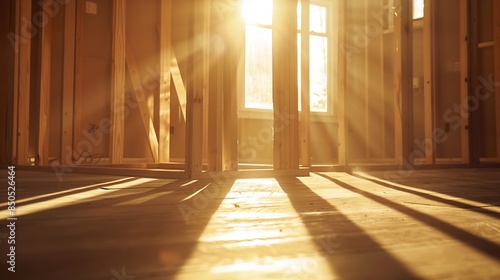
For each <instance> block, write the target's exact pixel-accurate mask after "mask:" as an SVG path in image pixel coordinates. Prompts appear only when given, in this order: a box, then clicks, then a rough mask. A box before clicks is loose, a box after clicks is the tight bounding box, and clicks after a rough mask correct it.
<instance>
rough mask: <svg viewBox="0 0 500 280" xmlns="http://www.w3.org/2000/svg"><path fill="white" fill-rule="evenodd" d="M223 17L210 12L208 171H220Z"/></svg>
mask: <svg viewBox="0 0 500 280" xmlns="http://www.w3.org/2000/svg"><path fill="white" fill-rule="evenodd" d="M224 25H225V22H224V17H221V16H220V15H219V14H218V13H216V12H215V11H213V10H212V12H211V17H210V27H211V30H210V32H211V34H212V35H213V36H212V37H211V38H210V51H211V53H210V64H209V65H210V71H209V76H210V84H209V93H210V94H209V96H208V111H209V112H208V135H207V137H208V138H207V143H208V155H207V157H208V161H207V169H208V170H209V171H222V170H223V168H222V147H223V142H222V139H223V127H222V124H223V123H224V122H223V112H222V111H223V110H222V109H223V92H224V83H223V77H224V47H223V43H222V42H221V41H222V39H221V38H224Z"/></svg>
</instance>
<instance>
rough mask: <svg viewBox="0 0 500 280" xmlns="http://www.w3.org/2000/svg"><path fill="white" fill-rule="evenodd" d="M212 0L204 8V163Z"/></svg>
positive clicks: (206, 141) (207, 129) (204, 160)
mask: <svg viewBox="0 0 500 280" xmlns="http://www.w3.org/2000/svg"><path fill="white" fill-rule="evenodd" d="M210 7H211V1H207V2H206V3H205V7H204V9H203V12H204V14H203V17H204V18H205V24H204V25H203V37H204V38H203V40H204V43H205V47H204V48H203V78H202V79H203V149H202V150H203V152H202V154H203V156H202V161H203V163H204V164H206V163H207V162H208V131H209V128H208V124H209V118H208V115H209V96H210V94H209V93H210V52H209V51H210V36H211V34H210V30H211V28H210V20H211V17H210V15H211V8H210Z"/></svg>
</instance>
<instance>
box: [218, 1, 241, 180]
mask: <svg viewBox="0 0 500 280" xmlns="http://www.w3.org/2000/svg"><path fill="white" fill-rule="evenodd" d="M223 28H224V30H223V38H224V43H225V48H226V51H225V53H224V58H223V96H222V106H223V108H222V111H223V120H222V169H223V170H233V171H234V170H238V143H237V139H238V112H237V108H238V103H237V92H238V84H237V81H238V74H237V73H238V62H239V59H240V58H241V55H242V53H243V50H244V48H245V45H244V43H243V42H244V38H243V34H244V23H243V21H242V20H241V18H240V16H239V15H238V14H237V10H234V11H232V12H229V13H227V15H226V18H225V23H224V27H223Z"/></svg>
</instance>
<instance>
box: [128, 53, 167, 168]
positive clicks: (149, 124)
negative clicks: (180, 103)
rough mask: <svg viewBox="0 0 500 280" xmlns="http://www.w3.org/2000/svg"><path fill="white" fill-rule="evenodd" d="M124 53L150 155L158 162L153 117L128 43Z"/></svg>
mask: <svg viewBox="0 0 500 280" xmlns="http://www.w3.org/2000/svg"><path fill="white" fill-rule="evenodd" d="M125 53H126V62H127V68H128V72H129V73H130V80H131V81H132V86H133V88H134V91H133V92H134V95H135V99H136V100H137V104H138V105H139V113H140V115H141V119H142V124H143V126H144V129H145V132H146V135H147V138H148V143H149V149H150V150H151V155H152V157H153V161H154V162H158V155H159V150H158V149H159V147H158V146H159V145H158V138H157V137H156V131H155V127H154V123H153V119H152V118H151V113H150V112H149V107H148V104H147V99H146V93H145V92H144V89H143V88H142V82H141V77H140V75H139V70H138V67H137V63H136V61H135V56H134V53H133V50H132V47H131V45H130V44H126V45H125Z"/></svg>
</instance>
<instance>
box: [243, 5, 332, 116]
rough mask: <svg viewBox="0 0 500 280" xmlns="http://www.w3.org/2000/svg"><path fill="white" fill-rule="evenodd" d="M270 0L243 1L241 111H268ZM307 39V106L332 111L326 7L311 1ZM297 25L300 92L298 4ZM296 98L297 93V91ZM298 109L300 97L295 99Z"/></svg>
mask: <svg viewBox="0 0 500 280" xmlns="http://www.w3.org/2000/svg"><path fill="white" fill-rule="evenodd" d="M272 2H273V1H272V0H247V1H244V2H243V5H242V14H243V18H244V20H245V27H246V28H245V30H246V32H245V33H246V34H245V41H246V43H245V68H244V69H245V87H244V98H243V106H242V107H243V108H245V109H272V108H273V98H272ZM311 2H312V3H311V5H310V23H309V24H310V28H309V31H308V32H307V34H308V36H309V51H310V57H309V61H310V62H309V63H310V70H309V71H310V75H309V76H310V103H311V111H312V112H322V113H328V112H331V111H332V107H333V106H332V104H333V103H332V102H331V101H332V97H331V95H332V94H330V92H331V90H330V89H331V88H332V85H330V84H329V83H332V79H329V76H330V74H331V73H330V72H331V71H329V69H330V68H331V67H330V65H329V64H330V61H331V59H330V57H333V56H332V55H331V53H330V51H329V50H330V49H331V47H330V44H331V43H332V42H331V39H330V36H329V34H330V30H329V29H331V28H330V27H331V26H330V25H329V24H328V21H327V20H328V19H329V14H330V11H329V9H328V6H327V5H325V4H324V5H321V4H319V3H320V2H318V3H316V2H314V1H311ZM297 13H298V26H297V38H298V40H297V43H298V55H299V57H298V63H299V64H298V69H299V73H298V77H299V91H300V53H301V49H300V39H301V36H302V34H303V33H304V32H303V30H301V26H300V23H301V3H298V6H297ZM299 96H300V92H299ZM299 109H300V97H299Z"/></svg>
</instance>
